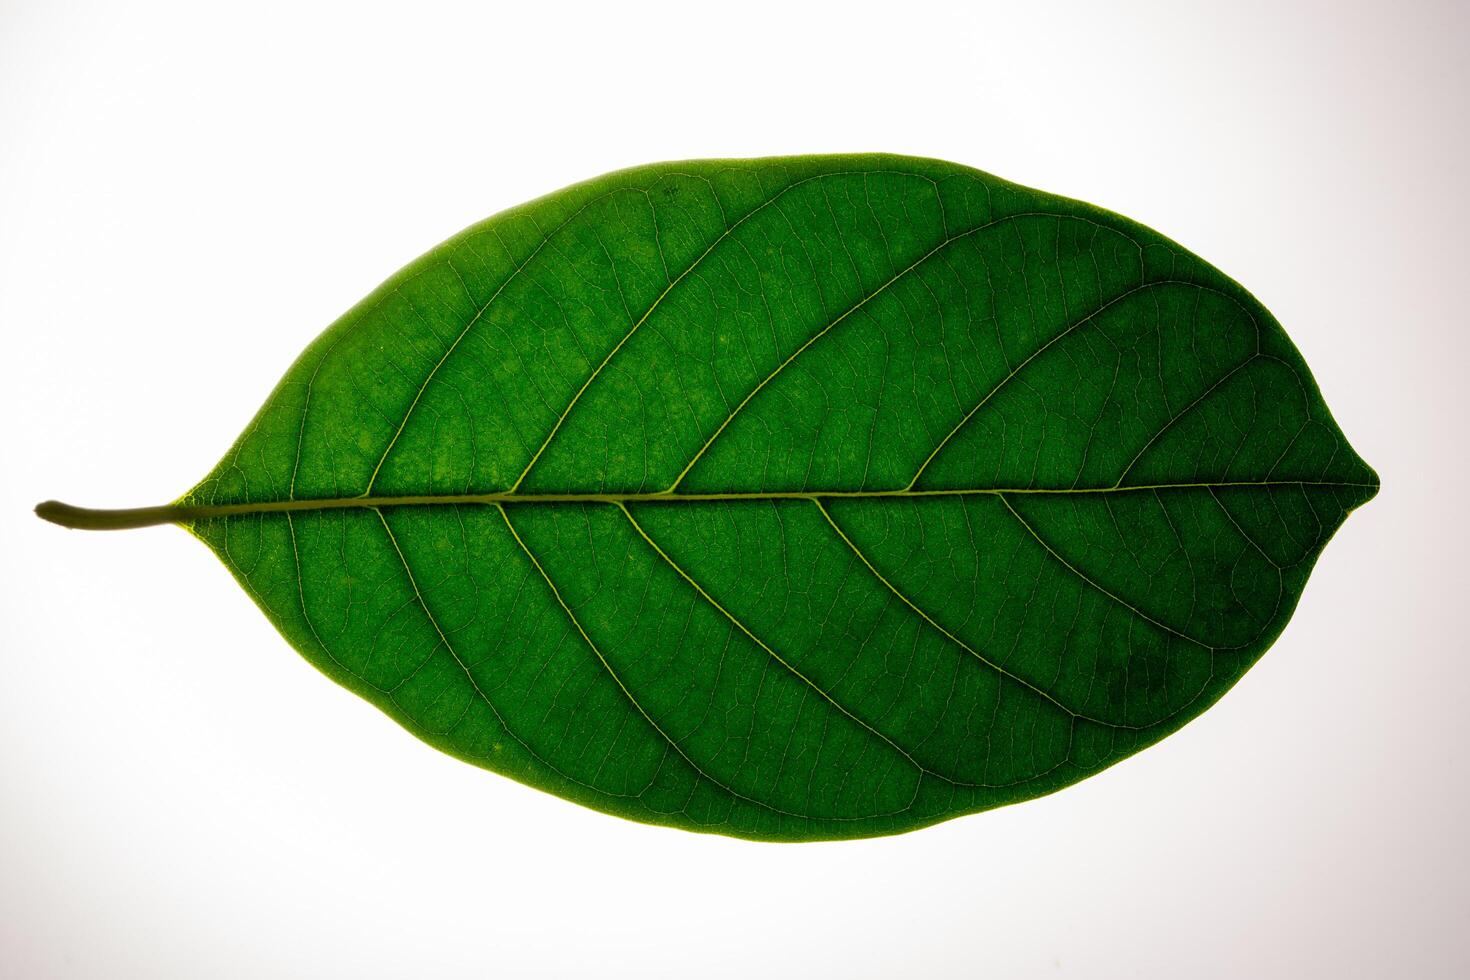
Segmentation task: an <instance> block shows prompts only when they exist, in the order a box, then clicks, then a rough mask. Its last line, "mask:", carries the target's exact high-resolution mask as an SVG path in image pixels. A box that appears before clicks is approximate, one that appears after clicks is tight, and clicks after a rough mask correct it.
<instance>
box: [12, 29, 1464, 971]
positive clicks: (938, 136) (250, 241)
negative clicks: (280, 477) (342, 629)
mask: <svg viewBox="0 0 1470 980" xmlns="http://www.w3.org/2000/svg"><path fill="white" fill-rule="evenodd" d="M1104 8H1106V9H1104ZM1465 10H1466V8H1465V7H1464V6H1461V5H1457V4H1453V3H1412V2H1404V0H1399V2H1394V3H1385V4H1382V5H1372V4H1361V3H1359V4H1353V3H1347V4H1344V3H1320V4H1319V3H1309V4H1303V3H1294V4H1293V3H1279V2H1269V3H1241V2H1231V3H1209V4H1199V5H1189V4H1180V3H1158V4H1146V3H1128V4H1115V5H1111V6H1109V5H1102V4H1094V3H1074V4H1065V5H1057V4H1044V3H1038V4H1025V3H1004V4H981V3H963V4H955V5H953V6H943V5H936V4H931V3H925V2H918V0H888V2H884V3H882V4H862V3H842V4H837V5H833V6H832V7H831V8H829V9H822V10H818V9H817V8H809V7H805V6H803V5H801V4H799V3H796V2H782V3H776V4H767V3H752V2H738V3H737V2H726V3H717V4H707V5H701V4H696V3H693V2H686V3H680V4H669V5H661V6H654V5H641V4H637V3H614V4H599V5H596V6H590V7H588V8H586V9H579V8H574V7H560V6H558V5H554V4H549V3H548V4H529V3H528V4H506V5H494V4H488V3H486V4H479V5H474V6H466V7H453V8H451V7H439V6H434V5H425V4H403V5H400V7H399V9H397V10H382V9H379V10H374V9H371V8H369V7H366V6H363V5H360V4H344V5H342V6H341V7H314V6H310V5H302V4H289V5H284V6H280V7H271V6H268V5H266V6H262V5H260V4H229V5H220V6H218V7H213V8H208V9H206V8H202V7H200V6H199V5H197V4H179V5H176V6H164V5H155V4H141V5H139V4H134V5H125V4H115V5H108V4H66V3H40V2H31V3H15V2H7V3H0V331H3V333H0V339H3V345H0V426H3V431H0V604H3V615H0V648H3V649H0V975H4V976H6V977H22V978H29V977H53V976H54V977H107V978H115V977H181V978H183V977H275V976H313V977H319V976H343V977H394V976H397V977H410V976H412V977H429V976H446V977H459V976H547V977H551V976H567V975H577V974H586V975H598V976H629V977H633V976H636V977H664V976H671V977H672V976H714V977H750V976H792V977H795V976H832V977H844V978H849V977H885V976H899V975H907V976H917V977H961V976H998V977H1030V976H1047V977H1049V976H1060V977H1068V976H1071V977H1104V978H1110V977H1153V976H1158V977H1174V976H1190V977H1216V976H1252V977H1308V976H1320V977H1358V976H1384V977H1387V976H1395V977H1434V976H1451V975H1455V974H1458V975H1461V976H1463V975H1465V973H1466V971H1467V970H1470V937H1467V935H1466V932H1467V914H1470V885H1467V877H1470V866H1467V864H1470V862H1467V855H1470V847H1467V842H1466V833H1467V831H1466V828H1467V826H1470V805H1467V804H1470V797H1467V789H1466V762H1465V747H1466V742H1467V738H1466V736H1467V735H1470V723H1467V717H1470V712H1467V709H1466V706H1465V704H1466V697H1467V692H1470V650H1467V645H1466V643H1465V640H1464V638H1463V636H1464V631H1463V625H1464V608H1465V602H1466V598H1465V597H1466V592H1467V590H1466V586H1467V581H1466V574H1465V571H1464V567H1465V546H1466V544H1467V542H1466V534H1465V522H1464V514H1465V504H1464V496H1463V492H1464V491H1463V487H1464V486H1465V484H1466V481H1467V473H1466V464H1465V461H1464V460H1465V437H1464V422H1465V417H1464V415H1465V405H1464V389H1465V380H1464V379H1465V365H1466V363H1467V356H1466V355H1467V353H1470V351H1467V344H1466V340H1465V334H1466V327H1465V321H1464V310H1465V306H1466V296H1467V281H1470V280H1467V272H1466V270H1467V268H1470V261H1467V260H1470V254H1467V241H1470V232H1467V227H1470V222H1467V217H1470V215H1467V203H1466V194H1465V189H1464V188H1465V166H1466V164H1465V161H1466V150H1467V139H1466V132H1465V125H1466V124H1465V118H1466V96H1467V89H1470V85H1467V81H1470V78H1467V69H1466V60H1467V37H1470V30H1467V29H1470V19H1467V16H1466V12H1465ZM855 150H888V151H895V152H904V153H913V154H923V155H931V156H938V157H944V158H948V159H953V160H956V161H960V162H963V163H967V164H970V165H972V166H977V167H980V168H982V169H985V170H989V171H991V172H994V173H997V174H1000V175H1002V176H1005V177H1009V178H1011V179H1014V180H1018V181H1021V182H1023V183H1027V184H1031V185H1034V186H1039V187H1043V188H1046V189H1048V190H1052V191H1056V192H1060V193H1064V194H1068V195H1072V196H1076V197H1080V198H1083V199H1085V200H1089V201H1093V202H1095V203H1098V204H1101V205H1103V206H1106V207H1109V208H1112V209H1114V210H1117V211H1120V212H1122V213H1124V214H1127V215H1129V216H1131V217H1134V218H1137V219H1139V220H1141V221H1143V222H1144V223H1146V224H1150V225H1153V226H1155V227H1157V228H1159V229H1160V230H1162V231H1164V232H1165V233H1166V234H1168V235H1170V236H1172V237H1174V238H1176V239H1177V240H1178V241H1180V242H1182V243H1183V244H1184V245H1185V246H1186V247H1189V248H1191V249H1193V250H1195V251H1197V252H1198V253H1200V254H1201V255H1203V256H1204V257H1206V258H1207V259H1209V260H1210V261H1212V262H1214V263H1216V264H1217V265H1219V266H1220V267H1221V268H1222V269H1224V270H1225V271H1226V272H1228V273H1229V274H1231V275H1233V276H1235V277H1236V278H1238V279H1239V280H1240V281H1242V282H1243V283H1245V284H1246V285H1247V286H1248V287H1249V288H1250V289H1251V290H1252V291H1254V292H1255V293H1256V295H1257V296H1258V297H1259V298H1260V299H1261V300H1262V301H1263V302H1264V303H1265V304H1266V306H1267V307H1269V308H1270V309H1271V310H1272V311H1273V312H1275V313H1276V315H1277V316H1278V317H1279V318H1280V320H1281V321H1282V322H1283V323H1284V324H1285V325H1286V327H1287V329H1288V331H1289V332H1290V334H1291V336H1292V337H1293V338H1294V339H1295V341H1296V343H1297V344H1298V345H1299V346H1300V348H1301V349H1302V351H1303V353H1304V354H1305V356H1306V358H1307V361H1308V362H1309V363H1310V364H1311V365H1312V368H1313V370H1314V371H1315V373H1316V376H1317V379H1318V380H1319V382H1320V383H1321V386H1322V389H1323V391H1324V393H1325V395H1326V398H1327V401H1328V403H1329V404H1330V405H1331V406H1332V408H1333V410H1334V411H1335V413H1336V416H1337V419H1338V421H1339V423H1340V424H1341V426H1342V428H1343V430H1344V431H1345V432H1346V433H1347V434H1348V436H1349V438H1350V439H1351V441H1352V442H1353V444H1354V446H1355V447H1356V448H1357V449H1358V450H1359V451H1360V452H1361V454H1362V455H1363V456H1364V457H1365V458H1366V459H1367V460H1368V461H1369V462H1370V463H1372V464H1373V465H1374V466H1376V467H1377V468H1378V470H1379V472H1380V473H1381V475H1382V478H1383V483H1384V489H1383V492H1382V494H1381V495H1380V496H1379V498H1378V499H1377V500H1376V501H1374V502H1373V503H1371V504H1370V505H1368V506H1367V507H1365V508H1363V509H1362V510H1361V511H1359V512H1358V513H1357V514H1355V515H1353V517H1352V518H1351V519H1350V520H1349V521H1348V523H1347V525H1346V526H1345V527H1344V528H1343V530H1342V531H1341V533H1340V534H1339V535H1338V538H1337V539H1336V540H1335V541H1334V542H1333V543H1332V545H1331V546H1330V547H1329V548H1328V549H1327V552H1326V554H1325V555H1324V557H1323V560H1322V563H1321V564H1320V565H1319V567H1318V570H1317V572H1316V574H1315V575H1314V577H1313V579H1312V581H1311V583H1310V585H1309V587H1308V588H1307V590H1306V594H1305V597H1304V598H1303V600H1302V602H1301V606H1300V608H1299V610H1298V611H1297V614H1296V617H1295V619H1294V620H1293V621H1292V623H1291V625H1290V626H1289V628H1288V629H1287V630H1286V632H1285V634H1284V635H1283V636H1282V638H1281V640H1280V641H1279V642H1278V643H1277V644H1276V646H1275V647H1274V648H1273V649H1272V650H1271V652H1270V653H1269V654H1268V655H1267V656H1266V657H1265V659H1264V660H1263V661H1262V662H1261V663H1260V664H1259V665H1258V666H1257V667H1256V668H1255V669H1254V670H1253V671H1251V673H1250V674H1249V675H1248V676H1247V677H1246V678H1245V680H1244V681H1242V682H1241V683H1240V685H1239V686H1238V687H1237V688H1236V689H1235V690H1234V691H1232V692H1231V693H1230V694H1229V695H1228V696H1227V697H1226V698H1225V699H1224V700H1223V701H1222V702H1221V703H1220V704H1219V705H1218V706H1217V707H1215V708H1214V709H1212V710H1211V711H1210V712H1208V713H1207V714H1206V715H1204V716H1203V717H1201V718H1200V719H1199V720H1198V721H1196V722H1194V723H1193V724H1191V725H1190V726H1189V727H1187V728H1186V729H1185V730H1184V731H1182V732H1181V733H1179V734H1177V735H1175V736H1173V737H1171V738H1170V739H1168V740H1167V741H1165V742H1164V743H1162V744H1160V745H1158V746H1157V747H1155V748H1152V749H1150V750H1148V751H1146V752H1144V753H1143V754H1142V755H1140V756H1137V757H1135V758H1133V759H1131V760H1129V761H1127V762H1125V763H1123V764H1122V765H1119V766H1117V767H1116V768H1114V769H1112V770H1109V771H1108V772H1106V773H1104V774H1102V775H1100V776H1098V777H1096V778H1093V779H1090V780H1088V781H1085V782H1083V783H1081V784H1079V785H1077V786H1075V787H1073V788H1071V789H1068V790H1066V791H1064V792H1062V793H1060V794H1058V795H1055V796H1052V797H1049V798H1046V799H1043V800H1038V801H1034V802H1031V803H1027V804H1023V805H1020V806H1016V807H1011V808H1008V809H1005V810H1000V811H995V812H992V813H988V814H982V815H978V816H973V817H968V818H964V819H960V820H955V821H952V822H950V823H947V824H944V825H942V826H939V827H935V828H933V829H929V830H924V831H920V832H918V833H914V834H910V835H907V836H901V837H895V838H888V839H882V840H874V841H866V842H859V843H847V844H822V845H806V846H776V845H758V844H751V843H744V842H740V841H734V840H728V839H723V838H717V837H703V836H696V835H692V834H685V833H680V832H675V831H670V830H664V829H657V828H653V827H645V826H639V825H635V824H632V823H627V822H624V821H621V820H618V819H615V818H611V817H607V816H603V815H600V814H597V813H593V812H591V811H587V810H583V809H581V808H579V807H577V806H574V805H572V804H569V803H566V802H563V801H561V800H558V799H555V798H553V797H550V796H545V795H542V794H540V793H538V792H535V791H533V790H529V789H526V788H524V787H522V786H520V785H518V784H515V783H513V782H510V781H508V780H506V779H502V778H500V777H497V776H494V775H491V774H488V773H485V772H482V771H479V770H476V769H473V768H471V767H469V766H466V765H464V764H462V763H459V762H456V761H454V760H452V759H449V758H447V757H444V756H440V755H438V754H436V753H435V752H434V751H432V750H431V749H428V748H427V747H425V746H423V745H421V744H420V743H418V742H417V741H416V740H414V739H413V738H412V737H410V736H409V735H408V734H407V733H405V732H404V731H402V730H400V729H399V728H398V727H397V726H396V725H394V724H392V723H391V722H390V721H388V720H387V719H386V718H384V717H383V716H381V715H380V714H379V713H378V712H377V711H376V710H375V709H373V708H372V707H370V706H368V705H367V704H366V703H364V702H361V701H359V700H357V699H356V698H355V697H353V696H352V695H350V694H348V693H347V692H345V691H343V690H341V689H338V688H337V687H335V686H333V685H332V684H331V683H329V682H328V681H326V680H325V679H324V678H322V677H321V676H319V675H318V674H317V673H316V672H315V671H314V670H312V669H311V668H310V667H308V666H307V665H306V664H305V662H304V661H302V660H301V659H300V658H299V657H298V656H297V655H296V654H295V653H294V652H293V651H292V650H291V649H290V648H289V647H288V646H287V645H286V644H285V643H284V642H283V641H282V640H281V639H280V638H279V637H278V636H277V635H276V634H275V632H274V631H273V630H272V629H271V627H270V626H269V625H268V624H267V623H266V621H265V619H264V618H263V617H262V616H261V615H260V614H259V613H258V612H257V611H256V609H255V608H254V607H253V605H252V604H251V603H250V601H249V600H248V599H247V598H246V596H245V595H244V594H243V593H242V592H241V590H240V589H238V588H237V587H236V586H235V585H234V584H233V582H232V581H231V580H230V578H229V576H228V575H227V574H226V572H225V570H224V569H223V568H222V567H221V566H220V565H219V563H218V562H217V561H216V560H215V558H214V557H213V556H212V555H210V554H209V553H208V552H207V550H205V549H204V548H202V547H201V546H200V545H199V544H198V543H197V542H195V541H193V540H191V539H190V538H189V537H188V536H187V535H185V534H184V533H182V532H180V531H178V530H175V529H172V528H159V529H153V530H147V531H134V532H126V533H118V534H88V533H83V532H67V531H63V530H61V529H59V528H56V527H52V526H50V525H46V524H43V523H42V522H40V521H38V520H36V519H35V518H34V517H32V516H31V514H30V508H31V506H32V505H33V504H34V503H36V502H37V501H39V500H42V499H45V498H48V497H57V498H60V499H63V500H67V501H71V502H74V503H79V504H86V505H95V506H127V505H142V504H152V503H162V502H165V501H168V500H171V499H173V498H174V497H175V496H177V495H178V494H179V493H180V492H182V491H183V490H185V489H187V488H188V487H189V486H191V485H192V484H193V483H194V482H195V481H196V480H197V479H198V478H199V477H200V476H201V475H203V474H204V473H205V471H206V470H207V469H209V467H210V466H211V465H212V464H213V462H214V461H215V460H216V458H217V457H218V456H219V455H221V454H222V453H223V451H224V449H225V448H226V447H227V445H228V444H229V443H230V442H231V441H232V440H233V438H234V437H235V435H236V434H237V432H238V431H239V430H240V429H241V428H242V427H243V425H244V423H245V422H246V421H247V419H248V418H249V417H250V415H251V414H252V413H253V412H254V410H255V408H256V407H257V405H259V403H260V402H261V401H262V400H263V399H264V397H265V395H266V393H267V391H268V390H269V389H270V387H271V386H272V385H273V384H274V382H275V380H276V379H277V378H278V377H279V375H280V374H281V372H282V371H283V370H284V369H285V368H286V366H287V365H288V364H289V363H290V361H291V360H292V359H293V358H294V357H295V356H296V354H297V353H298V352H299V351H300V350H301V348H302V347H304V346H305V345H306V343H307V342H308V341H309V340H310V339H311V338H312V337H313V336H314V335H315V334H316V333H317V332H318V331H319V330H320V329H321V328H323V327H324V326H325V325H326V324H327V323H328V322H330V321H331V320H332V319H333V318H335V317H336V316H337V315H338V314H339V313H340V312H342V311H343V310H344V309H346V308H347V307H348V306H349V305H351V304H352V303H353V302H355V301H356V300H357V299H358V298H360V297H361V296H362V295H364V294H365V293H367V292H368V291H369V290H370V289H371V288H372V287H373V286H374V285H376V284H377V282H378V281H379V280H381V279H382V278H383V277H385V276H387V275H388V274H389V273H391V272H392V271H394V270H395V269H396V268H398V267H399V266H400V265H402V264H403V263H404V262H406V261H407V260H409V259H411V258H413V257H414V256H416V255H418V254H419V253H420V252H422V251H424V250H425V249H427V248H428V247H429V246H431V245H433V244H435V243H436V242H437V241H439V240H440V239H442V238H444V237H446V236H447V235H449V234H450V233H452V232H454V231H456V230H458V229H459V228H460V227H462V226H463V225H465V224H468V223H470V222H472V221H474V220H477V219H479V218H481V217H483V216H485V215H488V214H490V213H492V212H495V211H497V210H500V209H501V208H504V207H507V206H509V205H512V204H515V203H518V202H520V201H523V200H526V199H528V198H531V197H534V196H537V195H540V194H542V193H545V192H548V191H551V190H555V189H556V188H558V187H561V186H563V185H565V184H567V183H570V182H572V181H575V180H579V179H582V178H586V177H591V176H593V175H596V174H598V173H601V172H604V171H607V170H610V169H614V168H618V167H623V166H627V165H632V164H638V163H645V162H650V161H655V160H661V159H675V158H689V157H706V156H758V155H765V154H774V153H811V152H827V151H855Z"/></svg>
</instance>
